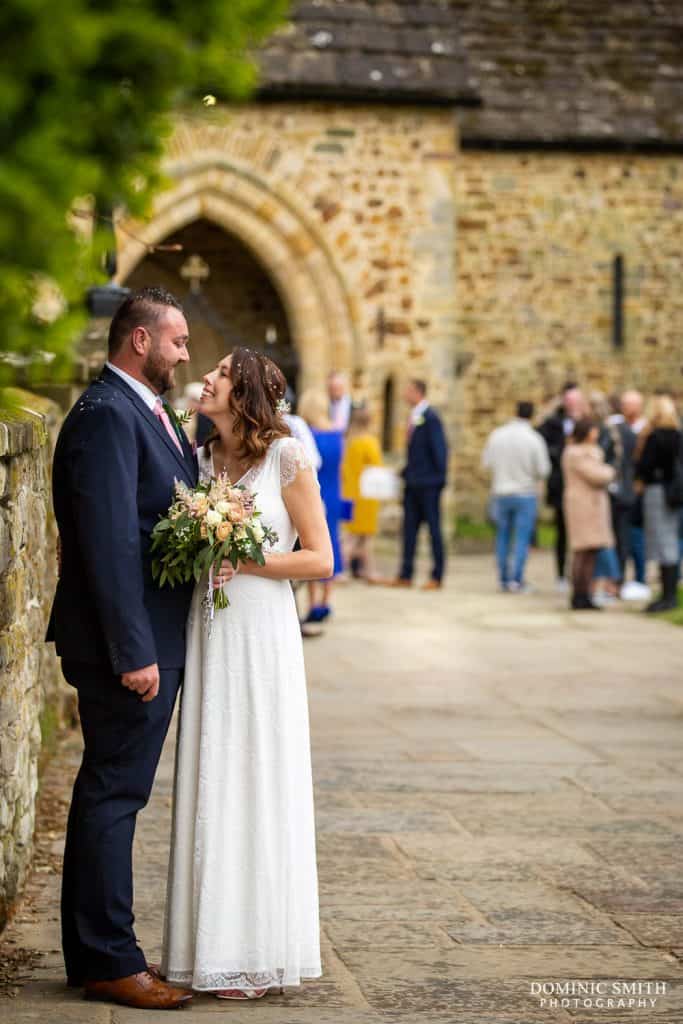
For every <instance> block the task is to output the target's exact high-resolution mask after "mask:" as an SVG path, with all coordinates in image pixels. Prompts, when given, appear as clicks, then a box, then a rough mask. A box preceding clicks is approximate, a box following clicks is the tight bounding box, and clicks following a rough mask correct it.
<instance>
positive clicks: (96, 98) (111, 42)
mask: <svg viewBox="0 0 683 1024" xmlns="http://www.w3.org/2000/svg"><path fill="white" fill-rule="evenodd" d="M286 4H287V0H189V2H187V0H156V2H155V0H108V2H105V0H58V2H57V3H55V2H54V0H3V3H2V4H0V40H2V42H1V43H0V48H1V50H2V51H3V52H2V58H1V60H0V151H1V153H2V156H1V157H0V380H1V379H2V376H3V375H4V377H5V379H6V378H7V375H8V372H9V370H8V358H9V363H10V364H11V362H12V361H16V357H21V356H27V355H29V356H30V355H32V354H35V353H36V352H41V351H43V352H49V353H53V354H54V356H55V357H56V358H55V359H54V362H53V367H54V368H55V369H58V368H59V367H60V366H61V367H63V366H65V365H66V363H67V362H68V356H69V352H70V349H71V345H72V342H73V338H74V337H75V334H76V329H77V326H78V321H79V318H81V317H82V316H83V312H82V309H83V294H84V291H85V289H86V288H87V287H88V285H90V284H92V283H94V279H95V277H96V271H95V266H96V265H97V264H98V259H97V257H98V254H100V256H101V253H102V251H103V250H104V248H106V247H107V244H109V246H110V245H111V235H110V232H109V229H108V228H107V227H106V226H105V225H103V224H102V223H101V222H95V232H94V235H93V237H92V238H91V239H89V240H88V241H87V243H86V242H85V241H84V238H83V232H82V230H81V232H80V233H79V232H78V230H76V229H75V227H74V224H76V225H78V224H79V223H80V224H81V225H85V226H86V227H87V228H90V227H91V225H92V223H93V222H92V221H91V220H88V219H87V218H86V219H85V220H81V219H79V220H75V219H74V217H73V215H72V213H71V212H70V211H72V210H73V208H74V204H75V208H76V209H78V208H79V206H80V207H84V208H88V206H92V208H94V209H96V210H98V211H107V210H111V209H113V208H117V209H121V208H124V209H127V210H128V211H130V212H131V213H133V214H138V215H144V213H145V211H146V210H147V208H148V205H149V201H150V198H151V196H152V194H153V192H154V191H155V189H157V188H158V187H159V184H160V176H159V170H158V162H159V157H160V152H161V147H162V143H163V138H164V135H165V134H166V133H167V132H168V130H169V113H170V111H171V110H172V109H173V108H174V107H178V106H180V105H183V104H187V103H197V104H201V102H202V97H203V96H205V95H211V96H216V97H217V99H218V100H219V101H220V100H221V99H239V98H243V97H246V96H247V95H248V93H249V91H250V89H251V88H252V86H253V84H254V82H255V74H256V71H255V65H254V63H253V61H252V60H250V58H249V57H248V54H249V52H250V50H251V48H252V47H253V46H254V45H255V44H256V43H258V42H259V41H260V40H261V39H263V38H264V36H265V35H266V34H267V33H268V32H269V31H271V30H272V29H273V28H275V27H276V25H277V24H278V22H279V21H280V20H281V19H282V17H283V16H284V13H285V7H286ZM77 200H79V202H75V201H77ZM49 282H55V283H56V284H57V285H58V289H59V290H58V291H55V289H54V287H51V286H50V284H49ZM60 296H63V297H64V299H65V300H66V303H65V305H64V309H63V311H62V312H60V313H59V315H57V316H56V317H55V311H57V310H59V309H60ZM37 300H38V301H37Z"/></svg>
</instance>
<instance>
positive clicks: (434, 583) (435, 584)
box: [420, 580, 441, 590]
mask: <svg viewBox="0 0 683 1024" xmlns="http://www.w3.org/2000/svg"><path fill="white" fill-rule="evenodd" d="M420 590H441V580H427V582H426V583H423V584H422V586H421V587H420Z"/></svg>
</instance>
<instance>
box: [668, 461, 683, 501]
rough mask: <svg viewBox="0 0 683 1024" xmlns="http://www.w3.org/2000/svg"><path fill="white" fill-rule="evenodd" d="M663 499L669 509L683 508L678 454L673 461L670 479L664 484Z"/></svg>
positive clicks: (681, 474) (681, 468)
mask: <svg viewBox="0 0 683 1024" xmlns="http://www.w3.org/2000/svg"><path fill="white" fill-rule="evenodd" d="M664 497H665V498H666V503H667V505H668V506H669V508H682V507H683V465H682V464H681V457H680V454H677V455H676V458H675V459H674V464H673V473H672V476H671V479H670V480H667V482H666V483H665V484H664Z"/></svg>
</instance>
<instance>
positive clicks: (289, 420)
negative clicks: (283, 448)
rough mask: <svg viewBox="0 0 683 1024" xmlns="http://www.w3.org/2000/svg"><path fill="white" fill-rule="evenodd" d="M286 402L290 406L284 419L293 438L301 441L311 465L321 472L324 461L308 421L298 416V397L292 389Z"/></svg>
mask: <svg viewBox="0 0 683 1024" xmlns="http://www.w3.org/2000/svg"><path fill="white" fill-rule="evenodd" d="M286 402H287V405H288V406H289V412H285V413H284V416H283V419H284V421H285V423H286V424H287V426H288V427H289V429H290V431H291V433H292V437H295V438H296V439H297V441H301V443H302V445H303V446H304V448H305V450H306V454H307V455H308V457H309V459H310V460H311V463H312V464H313V466H315V469H316V470H319V469H320V467H321V465H322V461H323V460H322V458H321V456H320V452H319V451H318V446H317V444H316V443H315V438H314V437H313V432H312V431H311V428H310V427H309V425H308V423H307V422H306V420H305V419H304V418H303V417H302V416H299V415H298V414H297V405H296V395H295V394H294V392H293V391H292V389H291V388H290V387H288V388H287V394H286Z"/></svg>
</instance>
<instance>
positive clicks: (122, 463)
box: [47, 367, 197, 675]
mask: <svg viewBox="0 0 683 1024" xmlns="http://www.w3.org/2000/svg"><path fill="white" fill-rule="evenodd" d="M180 434H181V435H182V444H183V454H182V455H181V453H180V452H179V451H178V449H177V447H176V446H175V445H174V443H173V441H172V440H171V438H170V437H169V436H168V434H167V433H166V431H165V429H164V427H163V425H162V424H161V423H160V421H159V420H158V419H157V417H156V416H155V415H154V414H153V413H152V412H151V411H150V409H149V408H148V407H147V406H146V405H145V403H144V402H143V401H142V399H141V398H140V397H139V396H138V395H137V394H136V392H135V391H134V390H133V389H132V388H131V387H129V386H128V384H127V383H126V382H125V381H124V380H123V379H122V378H121V377H119V376H118V375H117V374H116V373H114V372H112V371H111V370H110V369H108V368H107V367H105V368H104V370H103V371H102V373H101V374H100V376H99V377H98V378H97V379H96V380H94V381H93V382H92V384H91V385H90V386H89V387H88V388H87V390H86V391H85V392H84V393H83V394H82V395H81V397H80V399H79V400H78V401H77V402H76V404H75V405H74V407H73V409H72V410H71V412H70V413H69V415H68V416H67V418H66V420H65V421H64V424H63V426H62V429H61V432H60V435H59V439H58V441H57V446H56V448H55V456H54V467H53V477H52V484H53V500H54V508H55V515H56V517H57V525H58V527H59V535H60V538H61V546H62V563H61V572H60V576H59V580H58V583H57V592H56V594H55V599H54V603H53V606H52V614H51V617H50V624H49V627H48V633H47V639H48V640H54V641H55V643H56V647H57V654H58V655H60V657H62V658H64V659H68V660H69V661H78V662H85V663H89V664H93V665H101V666H102V667H103V668H106V669H108V671H110V672H113V673H114V674H115V675H120V674H121V673H123V672H130V671H133V670H135V669H139V668H143V667H145V666H147V665H151V664H153V663H154V662H156V663H157V664H158V665H159V667H160V668H167V669H172V668H181V667H182V666H183V665H184V663H185V622H186V619H187V614H188V611H189V605H190V599H191V595H192V585H191V584H188V585H186V586H176V587H175V589H171V588H169V587H168V586H165V587H164V588H162V589H160V588H159V586H158V584H157V583H156V582H155V581H154V580H153V579H152V573H151V558H150V553H149V547H150V535H151V532H152V529H153V528H154V525H155V524H156V523H157V522H158V520H159V517H160V516H161V515H162V514H164V513H165V512H166V511H167V509H168V507H169V505H170V504H171V502H172V500H173V492H174V481H175V480H176V479H178V480H183V481H184V482H185V483H186V484H188V485H190V486H194V485H195V484H196V482H197V462H196V457H195V455H194V453H193V452H192V449H191V447H190V444H189V442H188V440H187V438H186V437H185V434H184V431H182V430H181V431H180Z"/></svg>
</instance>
